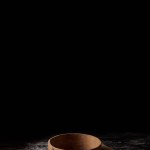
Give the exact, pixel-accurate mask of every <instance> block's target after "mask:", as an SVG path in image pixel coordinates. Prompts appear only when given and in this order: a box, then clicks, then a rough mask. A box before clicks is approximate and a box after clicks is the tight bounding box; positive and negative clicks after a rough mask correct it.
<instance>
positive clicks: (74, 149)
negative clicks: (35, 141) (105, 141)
mask: <svg viewBox="0 0 150 150" xmlns="http://www.w3.org/2000/svg"><path fill="white" fill-rule="evenodd" d="M50 144H51V145H52V146H53V147H55V148H58V149H64V150H91V149H94V148H97V147H99V146H100V145H101V141H100V140H99V139H98V138H96V137H94V136H91V135H86V134H79V133H69V134H62V135H58V136H55V137H53V138H51V139H50Z"/></svg>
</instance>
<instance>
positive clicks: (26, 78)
mask: <svg viewBox="0 0 150 150" xmlns="http://www.w3.org/2000/svg"><path fill="white" fill-rule="evenodd" d="M105 61H106V60H105ZM73 62H75V64H74V63H73ZM73 62H71V61H67V64H68V65H67V64H64V63H63V64H62V61H60V62H59V63H58V65H55V66H52V67H51V64H48V65H46V66H44V64H45V63H44V64H42V65H41V67H39V66H37V68H36V65H34V67H31V63H29V65H28V67H26V68H25V66H27V64H26V65H23V64H22V63H21V65H20V66H19V65H17V67H16V68H15V67H13V69H12V70H11V67H10V68H9V69H10V70H9V72H7V73H6V74H5V78H3V81H4V83H5V84H4V86H3V91H2V93H3V97H2V99H3V103H2V105H1V107H2V109H1V128H0V130H1V134H0V137H1V139H3V140H11V139H12V138H13V139H17V140H22V139H26V140H28V139H34V138H42V137H44V136H51V135H55V134H59V133H66V132H83V133H89V134H90V133H91V134H98V135H99V134H101V133H110V132H116V133H119V132H128V131H129V132H130V131H131V132H146V133H148V132H149V123H148V114H149V110H148V108H147V107H148V102H147V98H148V93H147V86H146V81H145V80H144V78H143V76H141V73H140V74H138V75H137V73H138V72H139V66H138V70H136V68H135V66H134V68H132V67H127V69H126V70H125V66H127V64H126V65H125V66H124V65H123V63H121V65H118V66H117V67H116V69H115V67H112V68H111V67H110V66H114V65H115V64H114V65H112V64H111V63H110V62H109V63H108V65H107V64H105V66H102V67H101V64H96V63H95V64H92V65H91V66H90V65H87V64H88V63H86V62H84V63H83V62H82V63H81V62H80V63H76V62H77V61H75V60H74V61H73ZM120 62H121V61H120ZM120 62H118V64H120ZM34 64H36V63H34ZM82 64H84V66H82ZM13 65H14V64H13ZM10 66H11V64H10ZM14 66H15V65H14ZM60 66H61V67H60ZM129 66H131V63H130V65H129ZM18 68H19V69H18ZM52 68H53V69H52ZM58 68H59V69H58ZM108 68H109V69H108ZM122 68H123V69H122ZM7 69H8V68H7ZM133 69H134V71H133ZM18 70H19V72H18ZM142 73H144V71H143V72H142ZM145 74H146V73H144V75H145ZM145 77H146V76H145Z"/></svg>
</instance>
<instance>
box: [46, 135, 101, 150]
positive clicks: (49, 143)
mask: <svg viewBox="0 0 150 150" xmlns="http://www.w3.org/2000/svg"><path fill="white" fill-rule="evenodd" d="M66 135H85V136H90V137H93V138H94V139H96V140H98V142H99V145H97V147H95V148H94V149H96V148H98V147H101V146H102V141H101V139H100V138H98V137H96V136H94V135H91V134H86V133H71V132H70V133H63V134H58V135H55V136H53V137H51V138H50V139H49V140H48V146H51V147H53V148H56V149H58V150H64V149H60V148H58V147H55V146H54V145H52V144H51V140H52V139H55V138H57V137H60V136H66Z"/></svg>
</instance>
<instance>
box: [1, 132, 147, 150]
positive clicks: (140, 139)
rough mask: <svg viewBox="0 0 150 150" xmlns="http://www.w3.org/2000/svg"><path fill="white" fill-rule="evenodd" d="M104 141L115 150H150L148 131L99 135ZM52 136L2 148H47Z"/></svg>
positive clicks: (9, 149)
mask: <svg viewBox="0 0 150 150" xmlns="http://www.w3.org/2000/svg"><path fill="white" fill-rule="evenodd" d="M99 137H100V138H101V139H102V141H103V142H104V143H105V144H106V145H108V146H110V147H112V148H114V149H115V150H134V149H135V150H149V149H150V134H146V133H111V134H110V133H109V134H102V135H100V136H99ZM49 138H50V137H45V138H43V139H40V140H31V141H28V142H18V141H13V142H0V150H47V141H48V139H49Z"/></svg>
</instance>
